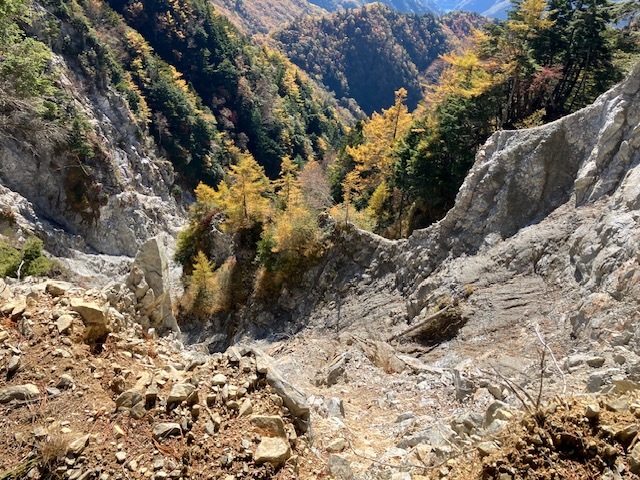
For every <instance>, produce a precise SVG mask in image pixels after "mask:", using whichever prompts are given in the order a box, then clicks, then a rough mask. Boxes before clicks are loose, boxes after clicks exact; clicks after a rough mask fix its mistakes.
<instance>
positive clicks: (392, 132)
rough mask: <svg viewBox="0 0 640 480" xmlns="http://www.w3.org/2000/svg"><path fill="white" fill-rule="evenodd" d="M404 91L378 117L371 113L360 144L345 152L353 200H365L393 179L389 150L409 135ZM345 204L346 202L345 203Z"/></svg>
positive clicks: (391, 157)
mask: <svg viewBox="0 0 640 480" xmlns="http://www.w3.org/2000/svg"><path fill="white" fill-rule="evenodd" d="M406 98H407V91H406V90H405V89H404V88H401V89H400V90H398V91H397V92H396V101H395V104H394V105H393V106H392V107H391V108H389V109H387V110H382V113H377V112H376V113H374V114H373V115H372V116H371V119H370V120H369V121H368V122H366V123H365V125H364V127H363V132H362V133H363V136H364V142H363V143H362V144H360V145H357V146H355V147H351V146H348V147H347V148H346V152H347V154H348V155H350V156H351V157H352V158H353V160H354V162H355V168H354V170H353V172H354V176H353V177H352V178H351V181H352V186H353V190H354V191H355V193H356V197H363V196H364V197H366V196H369V195H371V194H372V193H373V191H374V190H375V189H376V188H377V186H378V185H380V184H381V183H383V182H388V181H390V180H391V178H392V176H393V164H394V162H395V158H394V157H393V149H394V147H395V145H396V142H397V141H399V140H400V139H401V138H402V137H404V135H405V134H406V133H407V132H408V131H409V128H410V126H411V122H412V121H413V116H412V115H411V114H410V113H409V110H408V108H407V106H406V105H405V101H406ZM345 201H346V199H345Z"/></svg>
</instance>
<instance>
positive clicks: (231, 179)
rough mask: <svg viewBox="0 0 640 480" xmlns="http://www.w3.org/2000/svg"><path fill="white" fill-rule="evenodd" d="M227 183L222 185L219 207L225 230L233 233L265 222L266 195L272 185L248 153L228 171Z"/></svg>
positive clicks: (266, 214) (262, 169)
mask: <svg viewBox="0 0 640 480" xmlns="http://www.w3.org/2000/svg"><path fill="white" fill-rule="evenodd" d="M227 176H228V180H225V181H224V182H221V184H220V189H221V190H223V191H224V193H223V194H222V195H221V196H222V199H221V200H222V204H223V206H224V213H225V215H226V217H227V219H226V221H225V222H224V229H225V230H227V231H231V232H235V231H238V230H240V229H241V228H249V227H251V226H252V225H254V224H256V223H264V222H265V220H266V219H267V217H268V215H269V210H270V208H269V207H270V202H269V198H268V197H267V195H268V194H269V193H270V192H271V184H270V182H269V179H268V178H267V177H266V175H265V174H264V168H262V167H261V166H260V165H259V164H258V162H256V161H255V159H254V158H253V156H252V155H251V154H249V153H242V154H240V160H239V162H238V164H237V165H232V166H231V167H230V168H229V172H228V175H227Z"/></svg>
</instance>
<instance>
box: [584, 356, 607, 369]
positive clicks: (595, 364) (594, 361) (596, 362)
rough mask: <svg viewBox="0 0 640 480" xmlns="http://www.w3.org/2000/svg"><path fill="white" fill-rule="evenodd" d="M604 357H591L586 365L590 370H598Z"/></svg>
mask: <svg viewBox="0 0 640 480" xmlns="http://www.w3.org/2000/svg"><path fill="white" fill-rule="evenodd" d="M604 362H605V359H604V357H591V358H588V359H587V365H589V366H590V367H592V368H600V367H602V366H603V365H604Z"/></svg>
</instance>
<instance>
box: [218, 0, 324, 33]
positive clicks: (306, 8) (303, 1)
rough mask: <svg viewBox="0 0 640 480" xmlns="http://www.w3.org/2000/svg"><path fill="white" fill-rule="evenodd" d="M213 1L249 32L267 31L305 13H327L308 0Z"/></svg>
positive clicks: (238, 25)
mask: <svg viewBox="0 0 640 480" xmlns="http://www.w3.org/2000/svg"><path fill="white" fill-rule="evenodd" d="M211 3H213V5H214V6H215V8H216V9H217V10H218V11H219V12H220V13H222V14H223V15H225V16H226V17H227V18H228V19H229V20H231V22H233V23H234V24H235V25H236V27H238V28H239V29H241V30H242V31H244V32H245V33H248V34H255V33H267V32H269V31H270V30H273V29H274V28H277V27H279V26H281V25H282V24H284V23H287V22H291V21H293V20H295V19H297V18H300V17H303V16H305V15H322V14H325V13H327V11H326V10H324V9H323V8H321V7H319V6H317V5H314V4H312V3H310V2H308V1H307V0H211Z"/></svg>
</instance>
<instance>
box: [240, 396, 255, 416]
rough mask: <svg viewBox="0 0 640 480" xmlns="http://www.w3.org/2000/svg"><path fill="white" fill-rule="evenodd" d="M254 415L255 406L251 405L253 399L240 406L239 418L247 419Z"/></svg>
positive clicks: (248, 399)
mask: <svg viewBox="0 0 640 480" xmlns="http://www.w3.org/2000/svg"><path fill="white" fill-rule="evenodd" d="M252 413H253V404H252V403H251V399H250V398H247V399H246V400H245V401H244V402H242V405H240V409H239V410H238V417H247V416H249V415H251V414H252Z"/></svg>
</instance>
